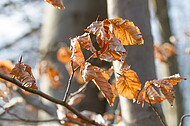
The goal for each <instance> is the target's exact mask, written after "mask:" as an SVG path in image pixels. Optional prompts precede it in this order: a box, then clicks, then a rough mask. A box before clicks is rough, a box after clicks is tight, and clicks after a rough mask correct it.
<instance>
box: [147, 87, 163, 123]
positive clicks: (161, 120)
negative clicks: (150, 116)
mask: <svg viewBox="0 0 190 126" xmlns="http://www.w3.org/2000/svg"><path fill="white" fill-rule="evenodd" d="M149 86H151V85H149ZM149 86H148V87H149ZM148 87H147V88H148ZM146 95H147V98H148V101H149V105H150V106H151V108H152V110H153V111H154V112H155V113H156V115H157V116H158V118H159V119H160V122H161V123H162V125H163V126H166V124H165V123H164V120H163V119H162V118H161V116H160V114H159V113H158V111H157V110H156V109H155V108H154V106H153V105H152V103H151V101H150V99H149V96H148V93H147V90H146Z"/></svg>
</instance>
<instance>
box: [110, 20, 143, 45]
mask: <svg viewBox="0 0 190 126" xmlns="http://www.w3.org/2000/svg"><path fill="white" fill-rule="evenodd" d="M109 21H110V22H111V23H112V24H113V34H114V35H115V36H116V38H117V39H118V40H120V41H121V44H122V45H141V44H144V40H143V38H142V35H141V32H140V30H139V28H138V27H137V26H135V25H134V23H133V22H130V21H129V20H124V19H122V18H115V19H111V20H109Z"/></svg>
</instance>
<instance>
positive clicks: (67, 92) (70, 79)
mask: <svg viewBox="0 0 190 126" xmlns="http://www.w3.org/2000/svg"><path fill="white" fill-rule="evenodd" d="M71 67H72V73H71V76H70V78H69V81H68V84H67V89H66V91H65V96H64V98H63V101H64V102H65V101H66V100H67V96H68V94H69V89H70V87H71V81H72V79H73V76H74V73H75V71H74V69H73V62H72V61H71ZM78 68H79V67H78Z"/></svg>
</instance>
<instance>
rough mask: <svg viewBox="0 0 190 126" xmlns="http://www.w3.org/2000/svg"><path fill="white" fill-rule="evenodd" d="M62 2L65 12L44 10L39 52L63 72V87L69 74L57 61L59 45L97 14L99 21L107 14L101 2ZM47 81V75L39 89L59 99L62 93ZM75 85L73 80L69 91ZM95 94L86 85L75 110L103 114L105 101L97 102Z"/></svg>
mask: <svg viewBox="0 0 190 126" xmlns="http://www.w3.org/2000/svg"><path fill="white" fill-rule="evenodd" d="M63 3H64V5H65V6H66V9H65V10H63V11H62V10H58V9H57V8H53V7H50V6H48V7H47V8H46V10H45V12H46V14H45V20H44V24H43V29H42V38H41V45H40V49H41V54H42V59H43V60H47V61H48V62H49V64H51V65H52V66H55V67H56V68H57V69H58V70H60V71H61V72H62V73H63V76H64V80H63V82H64V86H65V85H67V82H68V79H69V75H68V73H67V71H66V68H65V66H64V65H63V64H61V63H60V62H59V61H58V60H57V50H58V48H60V47H61V46H70V40H69V38H73V37H75V36H78V35H82V34H83V33H84V29H85V28H86V27H87V26H88V25H89V24H90V23H91V22H93V21H95V20H96V18H97V17H98V15H100V19H105V18H106V17H107V13H106V1H105V0H90V1H89V0H80V1H79V0H72V1H65V2H64V1H63ZM47 80H48V79H47V76H42V77H41V80H40V88H41V90H42V91H44V92H46V93H48V94H51V95H52V96H53V97H56V98H57V99H63V96H64V92H65V91H63V90H59V89H52V88H51V86H50V83H49V82H48V81H47ZM79 86H81V85H79V84H78V83H77V81H76V80H75V79H74V80H73V81H72V85H71V90H70V91H71V92H73V91H76V90H77V89H78V87H79ZM65 87H66V86H65ZM64 90H65V88H64ZM98 92H99V90H98V89H97V88H96V86H94V84H88V86H87V89H86V91H85V93H86V94H88V95H86V98H85V99H84V100H83V101H82V102H81V104H80V105H78V106H77V108H78V109H79V110H91V111H95V112H97V113H103V112H104V111H105V105H106V101H105V100H104V101H99V99H98V97H97V93H98ZM96 103H98V104H96Z"/></svg>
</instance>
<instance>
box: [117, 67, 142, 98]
mask: <svg viewBox="0 0 190 126" xmlns="http://www.w3.org/2000/svg"><path fill="white" fill-rule="evenodd" d="M116 88H117V90H118V92H119V94H120V95H121V96H123V97H126V98H128V99H136V97H137V95H138V92H139V90H141V83H140V82H139V79H138V76H137V74H136V72H134V71H133V70H128V71H122V74H119V77H117V81H116Z"/></svg>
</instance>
